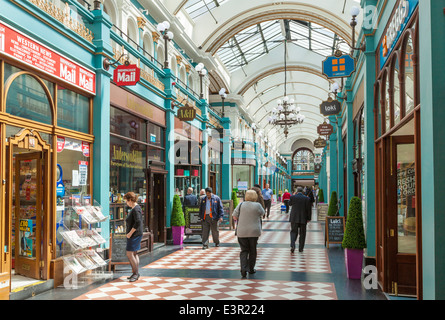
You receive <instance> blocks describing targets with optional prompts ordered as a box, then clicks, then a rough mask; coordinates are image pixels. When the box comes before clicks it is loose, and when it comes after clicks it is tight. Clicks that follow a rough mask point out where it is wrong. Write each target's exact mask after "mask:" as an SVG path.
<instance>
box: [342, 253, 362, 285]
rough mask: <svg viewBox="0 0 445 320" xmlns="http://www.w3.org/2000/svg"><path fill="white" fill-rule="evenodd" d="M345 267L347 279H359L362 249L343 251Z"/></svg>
mask: <svg viewBox="0 0 445 320" xmlns="http://www.w3.org/2000/svg"><path fill="white" fill-rule="evenodd" d="M345 265H346V273H347V275H348V278H349V279H361V277H362V266H363V249H345Z"/></svg>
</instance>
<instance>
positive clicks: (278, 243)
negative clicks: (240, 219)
mask: <svg viewBox="0 0 445 320" xmlns="http://www.w3.org/2000/svg"><path fill="white" fill-rule="evenodd" d="M279 208H280V207H279V206H275V207H274V208H273V210H272V211H271V215H270V217H269V219H266V220H265V221H264V223H263V233H262V235H261V237H260V239H259V242H258V257H257V263H256V266H255V268H256V270H257V273H259V272H267V273H266V274H267V275H272V274H273V273H274V272H283V271H285V272H290V273H304V274H330V273H331V268H330V263H329V259H328V255H327V250H326V249H325V248H323V247H322V248H319V247H321V246H319V245H323V244H324V242H323V241H324V235H323V232H322V229H321V225H320V223H317V222H311V223H309V224H308V228H307V230H308V232H307V236H306V246H305V249H304V251H303V252H302V253H300V252H298V251H295V252H294V253H293V254H291V252H290V247H289V243H290V233H289V230H290V224H289V222H287V221H288V219H289V216H288V215H286V214H281V213H280V212H279ZM211 240H212V239H211ZM220 241H221V246H220V247H213V243H212V241H210V247H209V249H207V250H202V248H201V246H200V245H199V246H198V245H187V244H185V245H184V246H183V247H182V249H180V250H177V251H175V252H173V253H170V254H168V255H167V256H165V257H162V258H160V259H158V260H156V261H153V262H151V263H149V264H148V265H146V266H144V267H142V268H141V270H140V273H141V277H140V278H139V280H138V281H136V282H129V281H128V280H127V275H125V276H123V277H120V278H118V279H116V280H113V281H111V282H109V283H106V284H104V285H102V286H100V287H98V288H96V289H93V290H91V291H89V292H87V293H85V294H83V295H81V296H79V297H77V298H76V300H214V299H215V300H225V299H229V300H265V299H266V300H336V299H337V293H336V290H335V286H334V283H329V282H312V281H287V280H275V279H272V278H271V279H255V275H252V276H251V275H249V276H248V278H247V279H240V273H239V269H240V264H239V253H240V250H239V246H238V245H237V238H236V236H235V235H234V231H233V230H221V231H220ZM224 245H226V246H224ZM313 245H315V246H313ZM314 247H315V248H314ZM175 270H177V271H178V273H180V274H181V277H178V276H163V275H162V273H163V272H164V273H167V272H168V271H171V272H168V275H172V272H173V273H174V272H175ZM200 270H202V272H201V273H203V272H211V271H215V270H216V271H218V270H220V271H221V272H223V273H224V272H229V271H230V273H228V274H230V275H231V276H228V277H225V278H221V277H220V278H214V277H211V276H210V277H197V276H196V274H197V273H196V272H194V271H200ZM155 271H156V276H146V275H147V274H150V272H155ZM236 271H238V272H236ZM187 272H189V275H187V274H188V273H187ZM159 273H161V276H159ZM198 274H199V273H198ZM233 274H237V278H233Z"/></svg>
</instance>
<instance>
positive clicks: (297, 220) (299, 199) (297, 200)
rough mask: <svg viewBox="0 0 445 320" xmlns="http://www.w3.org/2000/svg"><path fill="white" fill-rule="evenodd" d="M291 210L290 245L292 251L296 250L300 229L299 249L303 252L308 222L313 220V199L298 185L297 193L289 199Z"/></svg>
mask: <svg viewBox="0 0 445 320" xmlns="http://www.w3.org/2000/svg"><path fill="white" fill-rule="evenodd" d="M289 206H291V207H292V209H291V211H290V217H289V221H290V223H291V231H290V247H291V252H292V253H293V252H294V251H295V242H296V241H297V237H298V230H300V239H299V247H298V251H299V252H303V249H304V242H305V240H306V224H307V222H308V221H310V220H311V201H310V199H309V198H308V197H306V196H305V195H303V188H302V187H298V188H297V193H296V194H294V195H292V196H291V197H290V200H289Z"/></svg>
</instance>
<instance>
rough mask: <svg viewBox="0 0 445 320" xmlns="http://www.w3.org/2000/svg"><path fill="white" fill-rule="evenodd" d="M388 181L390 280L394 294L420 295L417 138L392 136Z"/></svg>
mask: <svg viewBox="0 0 445 320" xmlns="http://www.w3.org/2000/svg"><path fill="white" fill-rule="evenodd" d="M391 140H392V141H391V143H390V147H389V149H390V159H389V163H390V165H391V168H390V170H391V171H390V175H389V179H388V180H389V181H388V200H387V208H388V216H387V224H388V233H387V241H388V243H387V250H388V251H387V253H388V255H387V256H388V271H389V273H388V278H389V283H390V284H391V292H392V293H393V294H396V295H416V268H417V267H416V254H417V237H416V227H417V222H416V221H417V218H416V215H417V208H416V180H415V179H416V161H415V159H416V158H415V154H416V152H415V145H414V136H396V137H391Z"/></svg>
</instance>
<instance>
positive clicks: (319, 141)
mask: <svg viewBox="0 0 445 320" xmlns="http://www.w3.org/2000/svg"><path fill="white" fill-rule="evenodd" d="M314 147H315V148H324V147H326V140H325V139H322V138H318V139H315V141H314Z"/></svg>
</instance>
